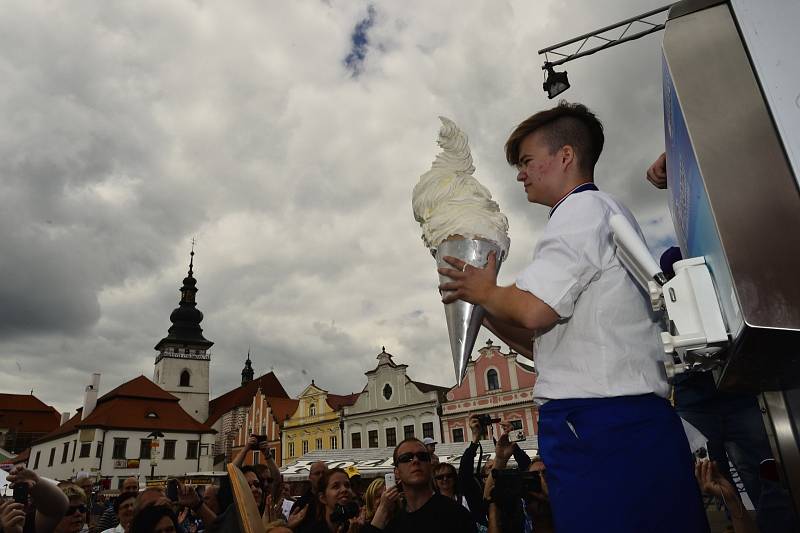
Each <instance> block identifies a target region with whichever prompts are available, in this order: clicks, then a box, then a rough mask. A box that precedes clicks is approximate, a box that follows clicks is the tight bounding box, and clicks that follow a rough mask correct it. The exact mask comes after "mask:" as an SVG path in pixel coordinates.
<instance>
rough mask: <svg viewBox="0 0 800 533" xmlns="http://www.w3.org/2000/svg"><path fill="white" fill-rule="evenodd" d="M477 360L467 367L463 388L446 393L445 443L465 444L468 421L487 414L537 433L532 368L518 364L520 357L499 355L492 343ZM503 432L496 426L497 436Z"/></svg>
mask: <svg viewBox="0 0 800 533" xmlns="http://www.w3.org/2000/svg"><path fill="white" fill-rule="evenodd" d="M478 354H479V355H478V358H477V359H473V360H471V361H470V362H469V364H468V365H467V375H466V377H465V378H464V382H463V383H462V384H461V386H455V387H453V388H452V389H450V390H449V391H448V392H447V396H446V397H447V401H446V402H445V403H443V404H442V440H443V441H444V442H446V443H449V442H465V441H469V440H470V437H471V435H470V431H469V417H470V415H472V414H488V415H491V417H492V418H500V419H502V420H508V421H510V422H511V424H512V425H513V426H514V427H515V429H522V430H523V431H525V435H534V434H536V432H537V429H536V423H537V420H538V411H537V408H536V405H535V404H534V403H533V385H534V383H536V374H535V373H534V371H533V368H531V367H530V366H528V365H526V364H523V363H520V362H519V361H517V354H516V353H515V352H514V351H513V350H510V351H509V353H503V352H501V351H500V346H495V345H494V344H492V341H491V340H489V341H487V343H486V346H485V347H483V348H481V349H480V350H478ZM500 434H501V430H500V427H499V425H498V424H495V427H494V435H495V436H499V435H500Z"/></svg>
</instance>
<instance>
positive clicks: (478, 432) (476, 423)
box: [469, 415, 483, 444]
mask: <svg viewBox="0 0 800 533" xmlns="http://www.w3.org/2000/svg"><path fill="white" fill-rule="evenodd" d="M469 429H470V431H471V432H472V442H474V443H476V444H477V443H478V442H480V440H481V437H482V436H483V426H481V422H480V420H478V415H472V416H470V417H469Z"/></svg>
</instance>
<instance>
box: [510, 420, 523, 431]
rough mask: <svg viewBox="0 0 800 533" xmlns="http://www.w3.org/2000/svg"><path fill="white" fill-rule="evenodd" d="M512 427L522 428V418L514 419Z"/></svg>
mask: <svg viewBox="0 0 800 533" xmlns="http://www.w3.org/2000/svg"><path fill="white" fill-rule="evenodd" d="M511 429H522V420H512V421H511Z"/></svg>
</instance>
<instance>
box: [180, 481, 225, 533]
mask: <svg viewBox="0 0 800 533" xmlns="http://www.w3.org/2000/svg"><path fill="white" fill-rule="evenodd" d="M178 504H180V505H183V506H184V507H186V508H187V509H191V510H192V511H193V512H194V513H195V514H197V515H200V518H202V519H203V523H205V524H212V523H214V520H216V519H217V515H216V513H214V511H212V510H211V509H209V508H208V506H207V505H206V504H205V503H204V502H203V500H202V499H200V495H199V494H197V491H196V490H195V489H194V487H191V486H188V485H184V484H183V483H181V482H180V480H178Z"/></svg>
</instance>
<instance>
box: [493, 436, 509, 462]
mask: <svg viewBox="0 0 800 533" xmlns="http://www.w3.org/2000/svg"><path fill="white" fill-rule="evenodd" d="M513 453H514V443H513V442H511V441H510V440H508V433H503V434H502V435H501V436H500V438H499V439H497V444H495V445H494V465H495V468H497V469H498V470H502V469H504V468H505V467H506V465H507V464H508V460H509V458H510V457H511V455H512V454H513Z"/></svg>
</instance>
